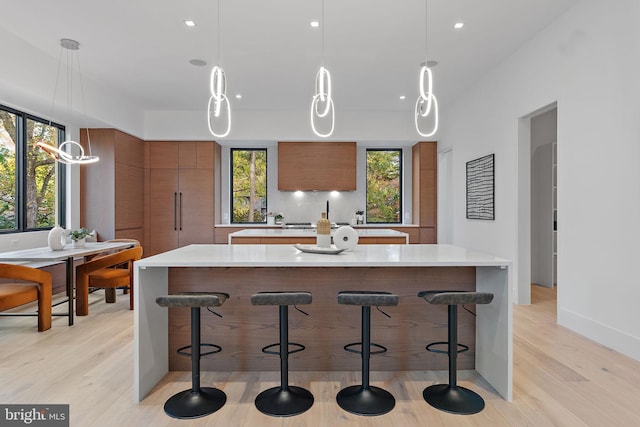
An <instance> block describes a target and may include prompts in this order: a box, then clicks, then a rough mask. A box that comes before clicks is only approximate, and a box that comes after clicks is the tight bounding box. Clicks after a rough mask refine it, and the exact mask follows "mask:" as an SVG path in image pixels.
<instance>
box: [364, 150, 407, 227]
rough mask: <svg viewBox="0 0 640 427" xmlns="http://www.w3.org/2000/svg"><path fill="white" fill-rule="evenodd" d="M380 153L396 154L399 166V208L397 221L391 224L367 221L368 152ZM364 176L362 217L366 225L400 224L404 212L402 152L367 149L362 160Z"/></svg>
mask: <svg viewBox="0 0 640 427" xmlns="http://www.w3.org/2000/svg"><path fill="white" fill-rule="evenodd" d="M380 151H393V152H398V159H399V160H400V161H399V166H398V169H399V170H398V177H399V188H398V194H399V197H400V201H399V202H400V203H399V204H400V206H399V211H400V212H399V213H398V221H393V222H388V221H384V222H383V221H370V220H369V215H368V212H369V209H368V207H369V181H368V179H367V178H368V175H369V162H368V160H369V152H380ZM364 168H365V171H364V176H365V199H364V200H365V206H364V208H365V209H364V217H365V222H366V223H367V224H394V225H395V224H402V223H403V222H402V212H403V211H404V208H403V203H404V197H403V195H404V192H403V189H404V173H403V169H404V151H403V149H402V148H382V147H381V148H377V147H376V148H367V149H366V152H365V159H364Z"/></svg>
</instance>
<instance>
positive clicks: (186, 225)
mask: <svg viewBox="0 0 640 427" xmlns="http://www.w3.org/2000/svg"><path fill="white" fill-rule="evenodd" d="M146 150H147V166H148V167H147V169H146V174H147V176H146V178H145V187H146V188H147V191H146V192H145V194H146V197H147V200H146V201H145V205H146V209H145V217H146V219H147V224H148V227H147V233H146V235H145V242H146V246H147V248H145V253H146V254H148V255H154V254H157V253H160V252H165V251H168V250H171V249H175V248H178V247H181V246H186V245H190V244H192V243H213V242H214V223H215V195H216V194H219V193H217V192H216V191H215V189H214V188H215V187H214V171H215V164H216V163H218V162H219V157H220V146H219V145H218V144H217V143H214V142H167V141H148V142H147V143H146ZM218 209H219V207H218Z"/></svg>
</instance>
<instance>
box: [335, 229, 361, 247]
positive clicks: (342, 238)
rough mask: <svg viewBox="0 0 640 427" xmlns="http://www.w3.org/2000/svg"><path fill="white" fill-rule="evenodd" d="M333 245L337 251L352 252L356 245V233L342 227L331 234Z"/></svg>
mask: <svg viewBox="0 0 640 427" xmlns="http://www.w3.org/2000/svg"><path fill="white" fill-rule="evenodd" d="M333 244H334V245H336V248H339V249H348V250H353V249H355V247H356V246H357V245H358V232H357V231H356V230H354V229H353V228H351V227H349V226H347V225H343V226H342V227H340V228H338V229H337V230H336V232H335V233H333Z"/></svg>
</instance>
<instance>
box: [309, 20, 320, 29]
mask: <svg viewBox="0 0 640 427" xmlns="http://www.w3.org/2000/svg"><path fill="white" fill-rule="evenodd" d="M311 26H312V27H313V28H318V27H319V26H320V22H319V21H311Z"/></svg>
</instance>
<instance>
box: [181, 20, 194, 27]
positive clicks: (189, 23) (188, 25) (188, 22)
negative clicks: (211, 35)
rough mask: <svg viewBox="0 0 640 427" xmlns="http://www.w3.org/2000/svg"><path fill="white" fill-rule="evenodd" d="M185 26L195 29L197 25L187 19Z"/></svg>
mask: <svg viewBox="0 0 640 427" xmlns="http://www.w3.org/2000/svg"><path fill="white" fill-rule="evenodd" d="M184 25H186V26H187V27H195V26H196V23H195V22H194V21H192V20H190V19H187V20H186V21H184Z"/></svg>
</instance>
